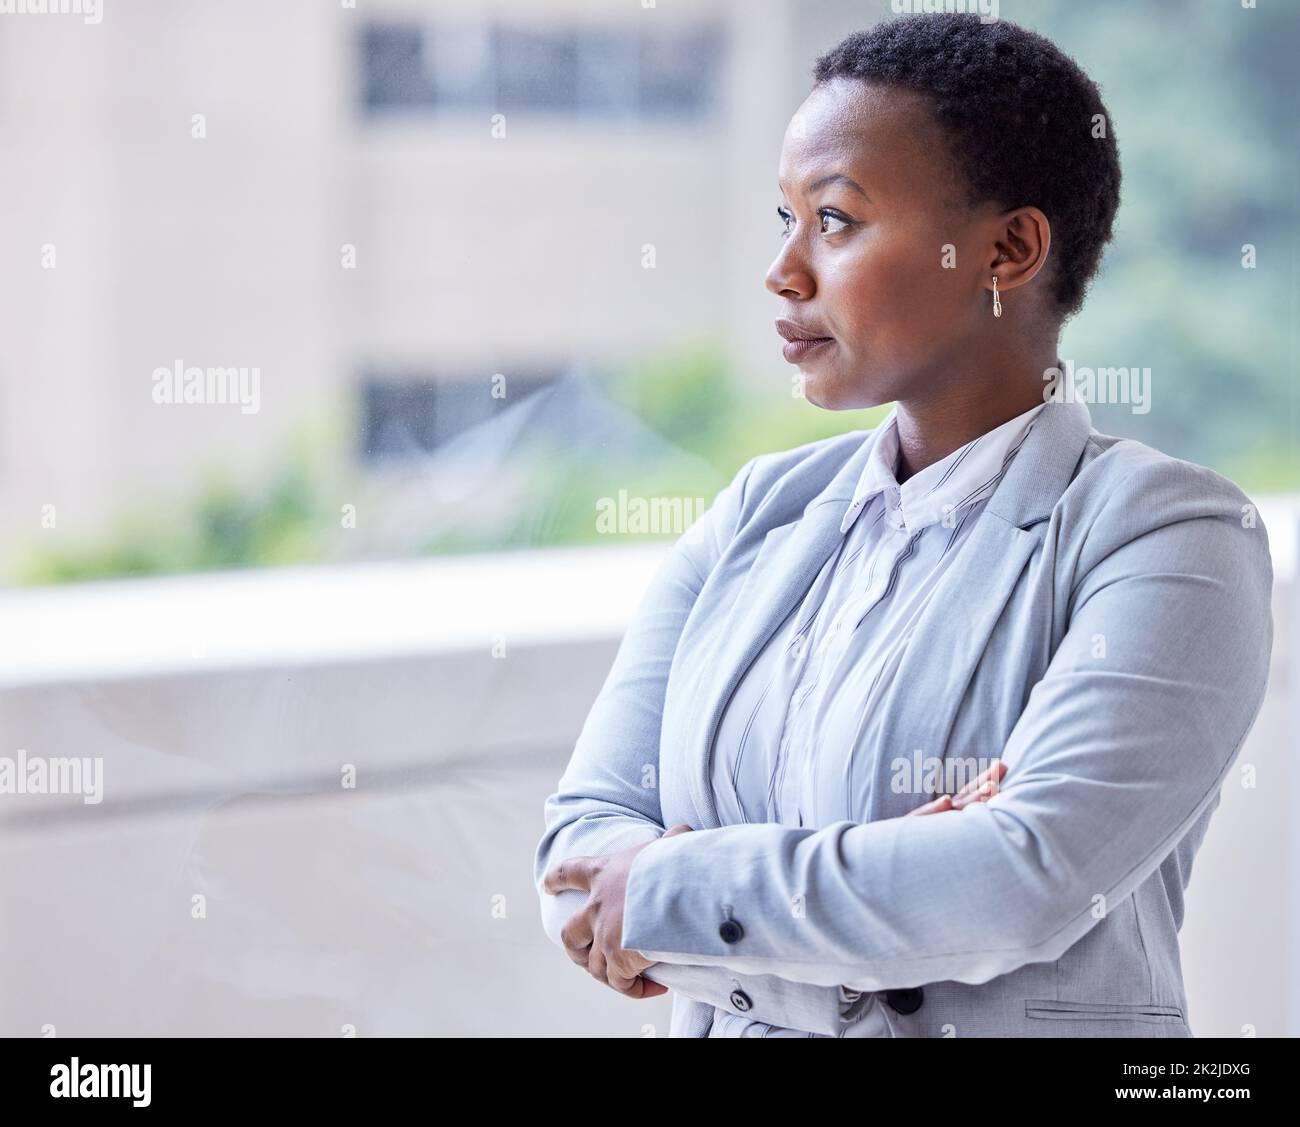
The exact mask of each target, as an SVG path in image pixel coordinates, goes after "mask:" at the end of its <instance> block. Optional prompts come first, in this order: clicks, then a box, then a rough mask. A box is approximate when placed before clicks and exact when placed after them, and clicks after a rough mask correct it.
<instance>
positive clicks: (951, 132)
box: [813, 13, 1120, 320]
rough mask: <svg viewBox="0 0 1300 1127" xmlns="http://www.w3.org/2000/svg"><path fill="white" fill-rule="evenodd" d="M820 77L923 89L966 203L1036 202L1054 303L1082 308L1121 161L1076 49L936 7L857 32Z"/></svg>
mask: <svg viewBox="0 0 1300 1127" xmlns="http://www.w3.org/2000/svg"><path fill="white" fill-rule="evenodd" d="M813 78H814V85H815V86H816V85H820V84H821V83H823V82H826V81H829V80H830V79H833V78H860V79H864V80H867V81H870V82H876V83H880V84H884V85H893V86H900V87H907V88H909V89H912V90H916V91H919V92H921V93H922V94H923V95H925V96H926V98H927V100H928V102H929V103H930V106H931V108H932V111H933V115H934V118H935V120H936V121H937V123H938V124H939V126H940V128H941V129H942V130H943V131H944V132H945V133H946V134H947V136H948V137H949V138H950V142H951V145H952V152H953V154H954V156H955V157H956V160H957V164H958V168H957V172H958V174H959V178H960V179H963V180H964V181H965V182H966V185H967V191H968V201H967V202H968V203H970V204H972V205H974V204H977V203H982V202H984V201H989V200H991V201H994V202H996V203H998V204H1000V205H1001V206H1002V207H1004V208H1007V209H1011V208H1015V207H1022V206H1025V205H1032V206H1034V207H1037V208H1039V209H1041V210H1042V212H1043V214H1044V215H1046V216H1047V219H1048V222H1049V223H1051V225H1052V251H1053V257H1054V258H1055V259H1056V262H1055V266H1054V269H1053V271H1052V272H1051V274H1050V275H1049V276H1050V278H1051V281H1052V287H1053V296H1054V297H1055V300H1056V305H1057V312H1058V313H1059V315H1060V316H1061V318H1062V320H1064V319H1065V318H1068V317H1070V316H1072V315H1073V314H1075V313H1077V312H1078V311H1079V309H1080V308H1081V307H1082V305H1083V299H1084V296H1085V294H1086V293H1087V290H1088V284H1089V282H1090V281H1091V280H1092V278H1093V275H1095V274H1096V272H1097V267H1098V266H1099V265H1100V263H1101V255H1102V250H1103V249H1104V247H1105V245H1106V244H1107V243H1108V242H1109V241H1110V237H1111V227H1112V223H1113V221H1114V218H1115V212H1116V210H1117V209H1118V207H1119V186H1120V170H1119V149H1118V147H1117V145H1116V143H1115V131H1114V129H1113V127H1112V123H1111V120H1110V115H1109V114H1108V113H1107V112H1106V107H1105V106H1104V105H1103V104H1102V101H1101V94H1100V93H1099V91H1098V89H1097V86H1096V85H1095V84H1094V83H1093V81H1092V80H1091V79H1090V78H1089V77H1088V76H1087V75H1086V74H1084V72H1083V71H1082V70H1081V69H1080V68H1079V66H1078V64H1077V63H1075V62H1074V60H1073V59H1071V58H1069V57H1068V56H1067V55H1065V54H1064V53H1063V52H1062V51H1061V50H1060V49H1059V48H1058V47H1057V46H1056V45H1055V44H1053V43H1051V42H1050V41H1049V40H1047V39H1044V38H1043V37H1042V36H1041V35H1038V34H1036V33H1035V32H1032V31H1029V30H1027V29H1025V28H1023V27H1018V26H1017V25H1016V24H1013V23H1006V22H999V21H995V22H992V23H983V22H981V20H980V18H979V16H978V15H977V14H975V13H967V14H957V13H936V14H933V15H910V16H902V17H900V18H898V19H890V20H885V21H883V22H881V23H879V24H877V25H875V26H874V27H872V28H870V29H869V30H867V31H858V32H854V33H853V34H852V35H850V36H848V38H846V39H845V40H844V41H843V42H841V43H840V44H839V45H838V46H836V47H834V48H832V49H831V50H830V51H828V52H826V54H824V55H822V56H821V57H820V58H819V59H818V60H817V62H816V64H815V66H814V67H813ZM1098 120H1100V122H1101V129H1098V128H1097V127H1096V123H1097V122H1098ZM1097 133H1100V136H1097V135H1095V134H1097Z"/></svg>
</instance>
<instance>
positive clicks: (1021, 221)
mask: <svg viewBox="0 0 1300 1127" xmlns="http://www.w3.org/2000/svg"><path fill="white" fill-rule="evenodd" d="M1051 245H1052V225H1051V224H1050V223H1049V222H1048V221H1047V216H1046V215H1044V214H1043V212H1042V211H1040V210H1039V209H1038V208H1036V207H1028V206H1026V207H1018V208H1016V209H1015V210H1014V211H1009V212H1007V213H1006V214H1005V215H1003V216H1002V217H1001V220H1000V230H999V232H998V235H997V237H996V238H995V239H994V242H993V247H992V250H993V252H994V253H993V254H991V255H990V256H989V262H988V267H989V275H990V278H989V282H988V285H989V286H992V275H993V274H997V276H998V289H999V290H1003V291H1005V290H1012V289H1015V288H1016V287H1017V286H1023V285H1024V284H1025V283H1026V282H1029V281H1032V280H1033V278H1034V276H1035V275H1036V274H1037V273H1038V272H1039V271H1040V270H1041V269H1042V268H1043V264H1044V263H1045V262H1046V261H1047V252H1048V249H1049V248H1050V247H1051Z"/></svg>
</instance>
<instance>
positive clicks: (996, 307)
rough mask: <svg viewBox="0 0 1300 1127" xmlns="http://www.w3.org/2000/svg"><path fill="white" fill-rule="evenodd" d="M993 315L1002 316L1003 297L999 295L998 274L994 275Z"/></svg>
mask: <svg viewBox="0 0 1300 1127" xmlns="http://www.w3.org/2000/svg"><path fill="white" fill-rule="evenodd" d="M993 316H994V317H1001V316H1002V299H1001V298H1000V297H998V276H997V275H996V274H994V275H993Z"/></svg>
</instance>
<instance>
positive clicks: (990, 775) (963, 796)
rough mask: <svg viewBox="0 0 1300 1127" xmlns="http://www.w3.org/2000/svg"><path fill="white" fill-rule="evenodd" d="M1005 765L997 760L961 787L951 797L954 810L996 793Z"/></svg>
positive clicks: (982, 800) (984, 800) (1005, 768)
mask: <svg viewBox="0 0 1300 1127" xmlns="http://www.w3.org/2000/svg"><path fill="white" fill-rule="evenodd" d="M1006 771H1007V765H1006V764H1005V763H1003V762H1002V760H1000V759H999V760H998V761H997V762H996V763H994V764H993V766H992V767H990V768H989V769H988V770H987V771H981V772H980V773H979V774H978V775H976V776H975V778H973V779H972V780H971V781H970V782H969V783H967V784H966V785H965V786H964V787H962V788H961V790H959V791H958V792H957V793H956V794H955V795H953V799H952V807H953V809H954V810H960V809H961V808H962V807H963V806H966V805H968V804H969V803H971V802H987V801H988V800H989V799H990V798H992V797H993V796H994V795H995V794H997V793H998V787H999V784H1000V783H1001V782H1002V776H1003V775H1005V774H1006Z"/></svg>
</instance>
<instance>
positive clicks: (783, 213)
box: [776, 207, 853, 239]
mask: <svg viewBox="0 0 1300 1127" xmlns="http://www.w3.org/2000/svg"><path fill="white" fill-rule="evenodd" d="M776 214H777V216H778V217H779V218H780V220H781V223H782V227H781V238H783V239H784V238H785V237H786V236H787V235H789V234H790V227H791V224H793V223H794V215H793V213H792V212H790V211H788V210H786V209H785V208H783V207H778V208H777V209H776ZM817 214H818V215H819V216H820V217H821V221H822V228H821V230H822V234H823V235H838V234H840V232H842V231H847V230H848V229H849V227H850V226H852V222H853V221H852V220H850V219H844V218H842V217H841V216H839V215H836V214H835V213H834V212H833V211H830V210H829V209H827V208H822V209H821V210H820V211H819V212H818V213H817ZM827 224H838V226H830V227H828V226H827Z"/></svg>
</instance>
